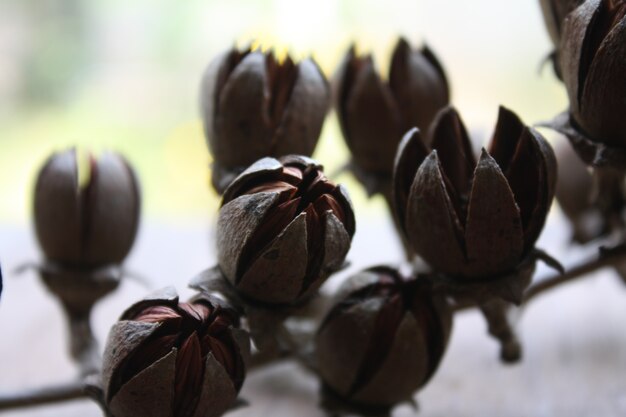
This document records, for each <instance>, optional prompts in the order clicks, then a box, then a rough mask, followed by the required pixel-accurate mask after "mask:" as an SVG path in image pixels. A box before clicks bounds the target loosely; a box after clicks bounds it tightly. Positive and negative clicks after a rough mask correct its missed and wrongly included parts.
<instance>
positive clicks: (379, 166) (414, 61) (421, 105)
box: [335, 38, 449, 179]
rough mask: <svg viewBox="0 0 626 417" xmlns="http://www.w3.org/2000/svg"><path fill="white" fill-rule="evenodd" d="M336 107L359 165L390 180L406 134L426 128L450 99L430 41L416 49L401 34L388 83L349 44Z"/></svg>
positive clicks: (367, 58) (338, 77) (338, 80)
mask: <svg viewBox="0 0 626 417" xmlns="http://www.w3.org/2000/svg"><path fill="white" fill-rule="evenodd" d="M335 83H336V97H335V106H336V108H337V114H338V116H339V122H340V125H341V130H342V132H343V137H344V139H345V141H346V143H347V144H348V147H349V148H350V151H351V152H352V158H353V165H355V168H356V169H358V170H360V171H362V172H364V173H367V174H371V175H374V176H376V177H380V178H382V179H391V176H392V172H393V159H394V156H395V154H396V148H397V146H398V143H399V142H400V139H401V138H402V135H403V134H404V133H405V132H406V131H407V130H409V129H410V128H412V127H414V126H417V127H419V128H420V129H427V128H428V126H429V125H430V123H431V121H432V120H433V118H434V117H435V114H436V113H437V111H439V110H440V109H441V108H443V107H444V106H446V105H447V104H448V101H449V91H448V83H447V81H446V76H445V74H444V71H443V67H442V66H441V64H440V63H439V61H438V60H437V58H436V57H435V55H434V54H433V52H432V51H431V50H430V49H429V48H428V47H426V46H424V47H423V48H422V49H421V50H413V49H411V46H410V45H409V44H408V42H407V41H406V40H404V39H402V38H401V39H400V40H399V41H398V43H397V45H396V47H395V49H394V52H393V56H392V59H391V67H390V69H389V81H388V82H384V81H383V80H381V77H380V76H379V74H378V73H377V72H376V69H375V68H374V62H373V59H372V57H371V56H370V55H367V56H358V55H357V54H356V52H355V48H354V46H353V47H351V48H350V50H349V51H348V54H347V55H346V57H345V59H344V62H343V64H342V66H341V67H340V69H339V70H338V73H337V75H336V79H335Z"/></svg>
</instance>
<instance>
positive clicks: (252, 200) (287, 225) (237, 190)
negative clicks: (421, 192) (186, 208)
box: [217, 156, 354, 304]
mask: <svg viewBox="0 0 626 417" xmlns="http://www.w3.org/2000/svg"><path fill="white" fill-rule="evenodd" d="M353 235H354V213H353V211H352V205H351V203H350V200H349V198H348V195H347V193H346V191H345V189H344V188H343V187H342V186H341V185H339V186H336V185H335V184H333V183H331V182H330V181H328V180H327V179H326V177H325V176H324V174H323V173H322V167H321V166H320V165H318V164H317V163H316V162H315V161H313V160H312V159H309V158H306V157H302V156H286V157H283V158H281V159H280V160H276V159H273V158H264V159H261V160H259V161H257V162H256V163H255V164H253V165H252V166H251V167H250V168H248V169H247V170H246V171H244V172H243V173H242V174H241V175H240V176H239V177H237V179H235V181H233V183H232V184H231V185H230V186H229V187H228V189H227V190H226V192H225V193H224V199H223V201H222V208H221V209H220V213H219V219H218V224H217V255H218V262H219V266H220V269H221V271H222V273H223V274H224V275H225V276H226V278H227V279H228V280H229V281H230V282H231V283H232V284H233V285H234V286H235V288H236V289H237V291H238V292H239V293H240V294H241V295H243V296H244V297H246V298H248V299H251V300H255V301H260V302H264V303H270V304H289V303H293V302H295V301H297V300H299V299H302V298H305V297H306V296H308V295H310V294H312V293H313V292H314V291H315V290H317V288H319V286H320V285H321V284H322V283H323V282H324V280H325V279H326V278H327V277H328V276H329V274H330V273H331V272H333V271H335V270H337V269H338V268H340V267H341V265H342V264H343V262H344V259H345V257H346V254H347V253H348V250H349V248H350V241H351V240H352V236H353Z"/></svg>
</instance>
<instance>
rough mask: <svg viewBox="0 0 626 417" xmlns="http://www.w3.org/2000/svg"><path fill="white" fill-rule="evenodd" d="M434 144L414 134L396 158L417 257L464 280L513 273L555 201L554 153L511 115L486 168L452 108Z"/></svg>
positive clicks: (402, 216)
mask: <svg viewBox="0 0 626 417" xmlns="http://www.w3.org/2000/svg"><path fill="white" fill-rule="evenodd" d="M429 143H430V146H427V145H426V144H425V142H424V141H423V140H422V138H421V135H420V133H419V131H418V130H417V129H413V130H411V131H409V132H408V133H407V134H406V135H405V137H404V138H403V140H402V143H401V144H400V147H399V148H398V155H397V158H396V165H395V176H394V192H395V200H396V212H397V213H396V214H397V218H398V219H399V222H400V223H401V225H402V229H403V230H404V232H405V234H406V237H407V239H408V241H409V242H410V243H411V245H412V246H413V249H414V250H415V251H416V252H417V253H418V254H419V255H420V256H422V257H423V258H424V260H425V261H426V262H428V263H429V264H430V265H431V266H432V267H433V269H434V270H435V271H437V272H441V273H444V274H447V275H450V276H451V277H455V278H461V279H462V280H467V279H473V278H480V279H486V278H492V277H496V276H500V275H502V274H507V273H511V272H513V271H514V269H515V268H516V267H517V266H518V265H519V264H520V263H521V262H522V261H523V260H524V259H525V257H526V256H527V255H528V254H529V253H530V252H531V251H532V250H533V249H534V245H535V241H536V240H537V238H538V237H539V234H540V233H541V230H542V228H543V225H544V222H545V219H546V215H547V213H548V210H549V208H550V204H551V202H552V198H553V196H554V187H555V180H556V161H555V158H554V153H553V151H552V149H551V148H550V146H549V145H548V143H547V142H546V141H545V140H544V139H543V137H542V136H541V135H540V134H539V133H538V132H537V131H535V130H534V129H531V128H528V127H526V126H524V124H523V123H522V122H521V120H520V119H519V118H518V117H517V116H516V115H515V114H514V113H513V112H511V111H509V110H507V109H505V108H503V107H501V108H500V114H499V117H498V123H497V126H496V129H495V133H494V136H493V139H492V142H491V146H490V148H489V152H487V151H486V150H485V149H483V151H482V154H481V156H480V159H479V160H478V162H476V161H475V159H474V155H473V154H472V148H471V145H470V141H469V138H468V136H467V132H466V130H465V128H464V126H463V123H462V121H461V119H460V117H459V115H458V114H457V112H456V111H455V110H454V109H452V108H448V109H444V110H442V111H441V112H440V113H439V115H438V117H437V119H436V120H435V122H434V123H433V126H432V130H431V132H430V140H429Z"/></svg>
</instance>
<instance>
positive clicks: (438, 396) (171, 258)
mask: <svg viewBox="0 0 626 417" xmlns="http://www.w3.org/2000/svg"><path fill="white" fill-rule="evenodd" d="M358 220H359V223H358V224H359V230H358V231H357V235H356V236H355V241H354V244H353V249H352V251H351V253H350V255H349V258H350V260H351V261H352V266H351V267H350V269H349V271H347V272H345V273H343V276H345V275H346V274H348V273H350V272H354V271H355V270H357V269H360V268H363V267H366V266H370V265H374V264H378V263H383V262H395V261H399V260H400V255H399V254H400V251H399V247H398V244H397V242H396V240H395V237H394V236H393V234H392V230H391V226H390V224H389V223H388V222H387V221H386V220H380V219H369V218H365V219H358ZM211 233H212V224H211V222H210V221H209V220H205V221H188V222H184V223H177V224H171V223H163V222H156V221H148V222H145V223H144V224H143V225H142V228H141V231H140V236H139V240H138V242H137V245H136V247H135V249H134V251H133V253H132V254H131V257H130V258H129V260H128V262H127V266H128V267H129V268H131V269H133V270H136V271H138V272H140V273H142V274H143V275H144V276H146V277H148V278H149V280H150V285H151V287H153V288H158V287H161V286H165V285H168V284H174V285H176V286H177V287H178V289H179V291H180V292H181V295H182V296H183V297H185V296H187V295H190V294H191V292H190V291H189V290H187V289H186V288H185V287H186V282H187V280H188V279H189V278H190V277H191V276H193V275H194V274H195V273H196V272H199V271H200V270H202V269H204V268H206V267H207V266H210V265H212V263H213V262H214V251H213V249H212V243H211V238H212V236H211ZM565 234H566V229H565V225H564V223H563V221H562V220H561V219H560V218H559V216H558V213H553V216H552V217H551V219H550V226H549V227H548V229H547V230H546V231H545V232H544V235H543V236H542V239H541V240H540V244H539V246H540V247H542V248H544V249H546V250H548V251H549V252H550V253H552V254H553V255H556V256H557V257H559V258H560V259H561V260H562V261H563V263H564V264H566V265H572V264H573V262H574V261H575V259H576V258H580V257H581V256H584V255H585V254H589V253H590V252H589V251H586V252H585V251H582V250H580V249H576V250H574V249H569V248H568V247H567V245H566V242H565V241H566V237H565ZM38 256H39V255H38V252H37V247H36V244H35V242H34V239H33V236H32V232H31V230H30V228H29V227H28V226H26V225H24V226H15V225H7V224H4V225H0V259H1V261H2V267H3V270H4V275H5V292H4V293H3V295H2V300H1V302H0V334H1V336H0V392H7V391H15V390H18V389H19V388H20V387H38V386H42V385H46V384H51V383H54V382H62V381H68V380H70V379H71V378H72V377H73V376H74V375H75V372H74V369H73V367H72V364H71V362H70V361H69V359H68V357H67V355H66V351H65V337H64V334H65V323H64V321H63V317H62V315H61V311H60V308H59V306H58V304H57V303H56V301H55V300H54V299H52V298H51V297H50V296H49V295H48V294H47V293H46V291H45V290H44V289H43V287H42V286H41V284H40V282H39V281H38V277H37V276H36V275H35V274H33V273H30V272H28V273H25V274H23V275H22V276H19V277H17V276H15V274H14V272H13V270H14V269H15V267H16V266H17V265H19V264H20V263H22V262H24V261H29V260H33V259H38ZM549 273H550V272H549V271H548V270H547V269H545V268H540V269H539V271H538V275H540V276H546V275H547V274H549ZM341 278H342V277H341V276H340V277H337V278H333V280H332V282H331V283H330V286H331V287H332V285H333V283H334V284H336V283H337V282H338V281H340V280H341ZM147 291H148V290H147V289H146V288H145V287H142V286H141V285H140V284H138V283H136V282H124V283H123V284H122V285H121V287H120V289H119V291H118V292H116V293H115V294H113V295H111V296H109V297H107V298H106V299H105V300H103V301H102V302H101V303H100V304H99V305H98V306H97V308H96V309H95V312H94V316H93V323H94V327H95V332H96V335H97V337H98V339H99V340H100V341H103V340H104V339H105V338H106V334H107V332H108V329H109V327H110V326H111V325H112V323H114V321H115V320H116V319H117V317H118V316H119V314H120V312H121V311H122V310H123V309H124V308H125V307H126V306H127V305H129V304H130V303H132V302H133V301H134V300H137V299H139V298H141V297H142V295H143V294H144V293H146V292H147ZM625 329H626V286H624V284H623V283H622V282H621V281H620V280H619V279H618V278H617V277H616V275H615V274H614V273H613V272H611V271H603V272H601V273H598V274H595V276H593V277H588V278H585V279H583V280H581V281H579V282H576V283H573V284H570V285H568V286H567V287H565V288H562V289H560V290H557V291H556V292H554V293H549V294H547V295H545V296H542V297H540V298H538V299H537V300H536V301H534V302H533V303H532V304H531V305H530V306H528V307H527V308H526V309H525V310H524V311H523V314H522V315H521V318H520V322H519V332H520V337H521V339H522V341H523V344H524V359H523V362H522V363H520V364H518V365H513V366H505V365H502V364H501V363H500V362H499V360H498V345H497V344H496V342H495V341H493V340H492V339H490V338H489V337H488V336H487V335H486V328H485V323H484V321H483V320H482V317H481V316H479V315H478V314H477V313H476V312H467V313H462V314H460V315H458V317H456V319H455V326H454V331H453V336H452V339H451V341H450V345H449V348H448V351H447V353H446V355H445V357H444V360H443V363H442V366H441V367H440V369H439V371H438V372H437V374H436V375H435V377H434V378H433V380H432V381H431V383H430V384H429V385H428V386H427V387H426V388H425V389H424V390H423V391H422V392H420V393H419V394H418V395H417V399H418V401H419V404H420V412H419V415H422V416H432V417H439V416H441V417H444V416H445V417H451V416H454V417H476V416H481V417H489V416H493V417H517V416H519V417H526V416H533V417H552V416H568V417H577V416H581V417H582V416H593V417H615V416H626V331H625ZM316 391H317V382H316V381H315V379H313V378H312V377H310V376H308V375H307V374H305V373H304V372H303V371H301V370H300V369H299V368H298V367H297V366H296V365H295V364H293V363H289V362H287V363H284V364H280V365H278V366H275V367H272V368H267V369H263V370H259V371H257V372H255V373H253V374H251V375H249V377H248V379H247V381H246V384H245V386H244V389H243V392H242V395H243V397H245V398H246V399H247V400H248V401H249V402H250V403H251V404H252V406H251V407H250V408H246V409H242V410H239V411H235V412H233V413H231V414H229V416H233V417H244V416H255V417H265V416H268V417H270V416H271V417H283V416H284V417H293V416H294V415H297V416H298V417H316V416H323V413H322V412H321V411H319V410H318V409H317V408H316V403H317V393H316ZM415 414H416V413H415V411H413V410H412V409H410V408H408V407H400V408H398V409H397V410H396V413H395V414H394V415H395V416H398V417H407V416H412V415H415ZM2 415H3V416H7V417H27V416H28V417H44V416H50V417H52V416H68V417H73V416H76V417H78V416H80V417H88V416H100V412H99V409H98V408H97V407H96V406H95V405H94V404H92V403H90V402H89V401H84V400H82V401H75V402H71V403H67V404H64V405H56V406H48V407H38V408H31V409H24V410H20V411H15V412H5V413H3V414H2Z"/></svg>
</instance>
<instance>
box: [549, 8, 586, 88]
mask: <svg viewBox="0 0 626 417" xmlns="http://www.w3.org/2000/svg"><path fill="white" fill-rule="evenodd" d="M582 1H583V0H540V3H541V11H542V12H543V20H544V22H545V25H546V28H547V29H548V33H549V35H550V39H551V40H552V43H553V45H554V47H555V48H556V50H555V51H554V52H553V53H552V54H551V56H550V58H551V61H552V64H553V66H554V72H555V74H556V76H557V77H558V78H559V79H560V80H562V78H563V76H562V74H561V68H560V65H559V51H558V49H559V45H560V43H561V32H562V27H563V21H564V20H565V16H567V14H568V13H570V12H571V11H572V10H574V9H575V8H576V7H578V5H580V3H582Z"/></svg>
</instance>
